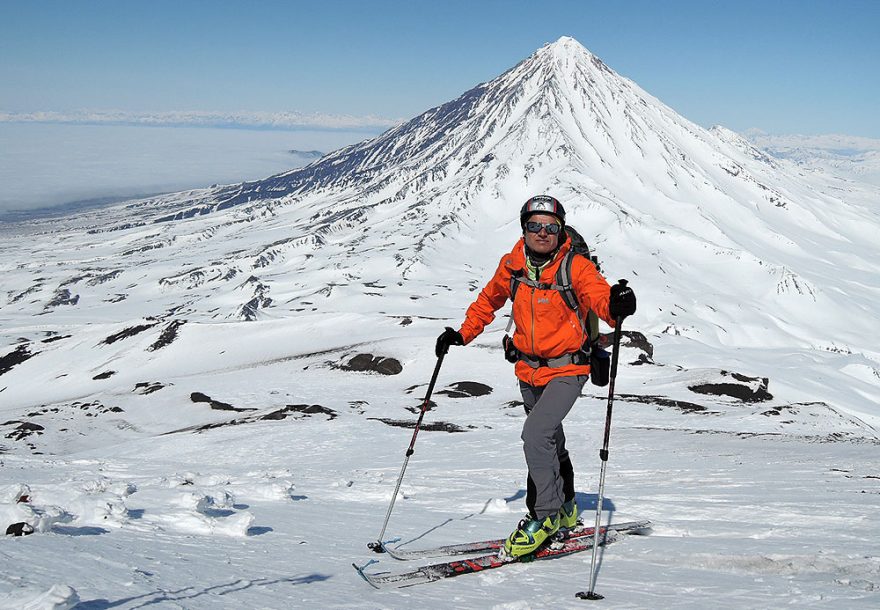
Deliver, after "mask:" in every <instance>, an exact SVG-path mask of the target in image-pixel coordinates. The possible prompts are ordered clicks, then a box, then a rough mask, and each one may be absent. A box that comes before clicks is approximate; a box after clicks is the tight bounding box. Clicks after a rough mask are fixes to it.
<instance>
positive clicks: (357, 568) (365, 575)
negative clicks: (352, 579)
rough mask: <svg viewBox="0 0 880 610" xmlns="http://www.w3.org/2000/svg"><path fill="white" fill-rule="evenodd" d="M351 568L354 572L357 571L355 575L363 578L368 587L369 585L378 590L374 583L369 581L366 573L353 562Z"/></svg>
mask: <svg viewBox="0 0 880 610" xmlns="http://www.w3.org/2000/svg"><path fill="white" fill-rule="evenodd" d="M351 567H353V568H354V569H355V570H357V573H358V574H360V575H361V578H363V579H364V580H365V581H367V584H368V585H370V586H371V587H373V588H374V589H378V588H379V587H377V586H376V583H374V582H373V581H372V580H370V577H369V576H367V573H366V572H364V569H363V568H362V567H360V566H359V565H358V564H356V563H354V562H352V564H351Z"/></svg>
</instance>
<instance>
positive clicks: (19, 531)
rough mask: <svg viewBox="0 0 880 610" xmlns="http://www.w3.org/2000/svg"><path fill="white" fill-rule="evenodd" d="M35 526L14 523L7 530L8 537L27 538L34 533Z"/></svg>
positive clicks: (21, 522)
mask: <svg viewBox="0 0 880 610" xmlns="http://www.w3.org/2000/svg"><path fill="white" fill-rule="evenodd" d="M34 531H35V530H34V526H33V525H31V524H30V523H25V522H24V521H19V522H18V523H13V524H12V525H10V526H9V527H7V528H6V535H7V536H27V535H29V534H33V533H34Z"/></svg>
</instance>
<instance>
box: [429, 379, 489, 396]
mask: <svg viewBox="0 0 880 610" xmlns="http://www.w3.org/2000/svg"><path fill="white" fill-rule="evenodd" d="M450 388H451V389H450ZM491 393H492V388H491V386H487V385H486V384H485V383H480V382H478V381H456V382H455V383H451V384H449V386H448V387H447V389H445V390H440V391H439V392H437V394H444V395H446V396H449V397H450V398H470V397H472V396H486V395H487V394H491Z"/></svg>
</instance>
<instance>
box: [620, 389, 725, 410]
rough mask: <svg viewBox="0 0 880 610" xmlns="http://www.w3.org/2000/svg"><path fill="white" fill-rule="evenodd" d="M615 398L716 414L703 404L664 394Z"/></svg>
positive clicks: (624, 395) (625, 395)
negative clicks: (667, 396) (674, 398)
mask: <svg viewBox="0 0 880 610" xmlns="http://www.w3.org/2000/svg"><path fill="white" fill-rule="evenodd" d="M615 398H617V399H618V400H622V401H624V402H638V403H643V404H646V405H657V406H659V407H672V408H673V409H678V410H679V411H681V412H682V413H700V414H702V415H717V414H718V412H717V411H709V409H707V408H706V407H704V406H703V405H698V404H695V403H692V402H686V401H684V400H673V399H672V398H666V397H664V396H651V395H640V394H616V395H615Z"/></svg>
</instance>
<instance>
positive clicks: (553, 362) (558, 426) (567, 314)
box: [436, 195, 636, 557]
mask: <svg viewBox="0 0 880 610" xmlns="http://www.w3.org/2000/svg"><path fill="white" fill-rule="evenodd" d="M520 225H521V227H522V230H523V237H522V238H521V239H519V241H517V243H516V245H515V246H514V247H513V249H512V250H511V251H510V252H509V253H508V254H505V255H504V256H503V257H502V258H501V262H500V263H499V265H498V268H497V270H496V271H495V275H494V276H493V277H492V279H491V280H489V283H488V284H486V286H485V287H484V288H483V290H482V291H481V292H480V295H479V296H478V297H477V299H476V300H475V301H474V302H473V303H472V304H471V305H470V307H468V309H467V313H466V314H465V320H464V323H463V324H462V325H461V328H460V329H459V330H458V331H456V330H453V329H452V328H450V327H446V330H444V331H443V333H442V334H441V335H440V336H439V337H438V338H437V345H436V353H437V357H438V358H439V357H440V355H441V354H445V353H446V352H447V351H448V350H449V346H451V345H466V344H468V343H470V342H471V341H473V340H474V338H475V337H476V336H477V335H479V334H480V333H481V332H482V331H483V329H484V328H485V327H486V325H488V324H490V323H491V322H492V320H494V319H495V312H496V311H498V310H499V309H500V308H501V307H502V306H503V305H504V303H505V302H506V301H507V300H508V299H509V298H510V296H511V293H512V292H513V291H514V290H515V296H514V299H513V301H514V302H513V312H512V316H513V321H514V323H515V324H516V331H515V333H514V335H513V340H512V342H508V341H505V345H504V348H505V355H506V356H507V357H508V359H509V360H511V361H515V362H516V366H515V373H516V376H517V378H518V379H519V386H520V392H521V393H522V397H523V401H524V403H525V410H526V414H527V415H526V421H525V424H524V425H523V431H522V436H521V438H522V441H523V451H524V453H525V458H526V464H527V466H528V483H527V493H526V506H527V507H528V510H529V514H528V515H526V518H524V519H523V520H521V521H520V522H519V524H518V526H517V528H516V530H514V532H513V533H511V534H510V536H509V537H508V538H507V540H506V541H505V543H504V550H505V551H506V552H507V553H508V554H509V555H510V556H513V557H520V556H523V555H528V554H529V553H533V552H534V551H536V550H537V549H539V548H540V547H541V546H542V545H543V544H544V543H545V542H546V541H547V540H548V539H549V538H550V537H551V536H553V534H555V533H556V532H557V531H558V530H559V528H560V527H566V528H571V527H574V526H575V525H576V524H577V516H578V515H577V504H576V503H575V493H574V470H573V468H572V465H571V460H570V459H569V456H568V451H567V450H566V448H565V432H564V431H563V428H562V420H563V419H564V418H565V416H566V415H568V412H569V411H570V410H571V408H572V406H573V405H574V402H575V400H577V398H578V396H579V395H580V391H581V388H582V387H583V385H584V383H585V382H586V380H587V376H588V375H589V373H590V366H589V354H588V352H587V350H588V349H589V341H588V339H587V331H586V330H585V320H584V317H585V316H586V312H588V311H589V310H590V309H592V310H593V311H595V312H596V314H597V315H598V316H599V317H601V318H602V319H603V320H605V321H606V322H607V323H608V324H609V325H610V326H614V321H615V319H616V318H617V317H618V316H620V317H625V316H630V315H632V314H633V313H634V312H635V310H636V298H635V294H634V293H633V291H632V289H631V288H629V287H628V286H623V285H620V284H616V285H614V286H609V285H608V282H607V281H606V280H605V278H604V277H602V275H601V274H600V273H599V272H598V271H597V270H596V267H595V266H594V265H593V263H592V262H591V261H590V260H589V259H588V258H586V257H584V256H575V257H574V259H573V260H572V266H571V285H572V288H573V289H574V293H575V295H576V296H577V301H578V303H579V304H580V307H579V310H580V311H581V312H583V314H579V313H578V312H577V311H575V310H573V309H572V308H571V307H569V306H568V305H566V303H565V301H564V299H563V297H562V294H561V292H560V287H559V286H558V285H557V284H556V283H555V281H554V280H555V278H556V277H557V276H556V273H557V270H558V269H559V267H560V264H561V262H562V260H563V258H564V256H565V254H566V252H568V250H569V248H570V247H571V244H570V242H571V240H570V239H568V236H567V233H566V230H565V210H564V208H563V207H562V204H561V203H559V201H558V200H557V199H556V198H554V197H550V196H549V195H538V196H536V197H532V198H530V199H529V200H528V201H526V203H525V204H524V205H523V206H522V209H521V210H520ZM517 282H518V283H520V284H522V285H520V286H518V288H513V286H514V283H517ZM585 343H586V345H585Z"/></svg>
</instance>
